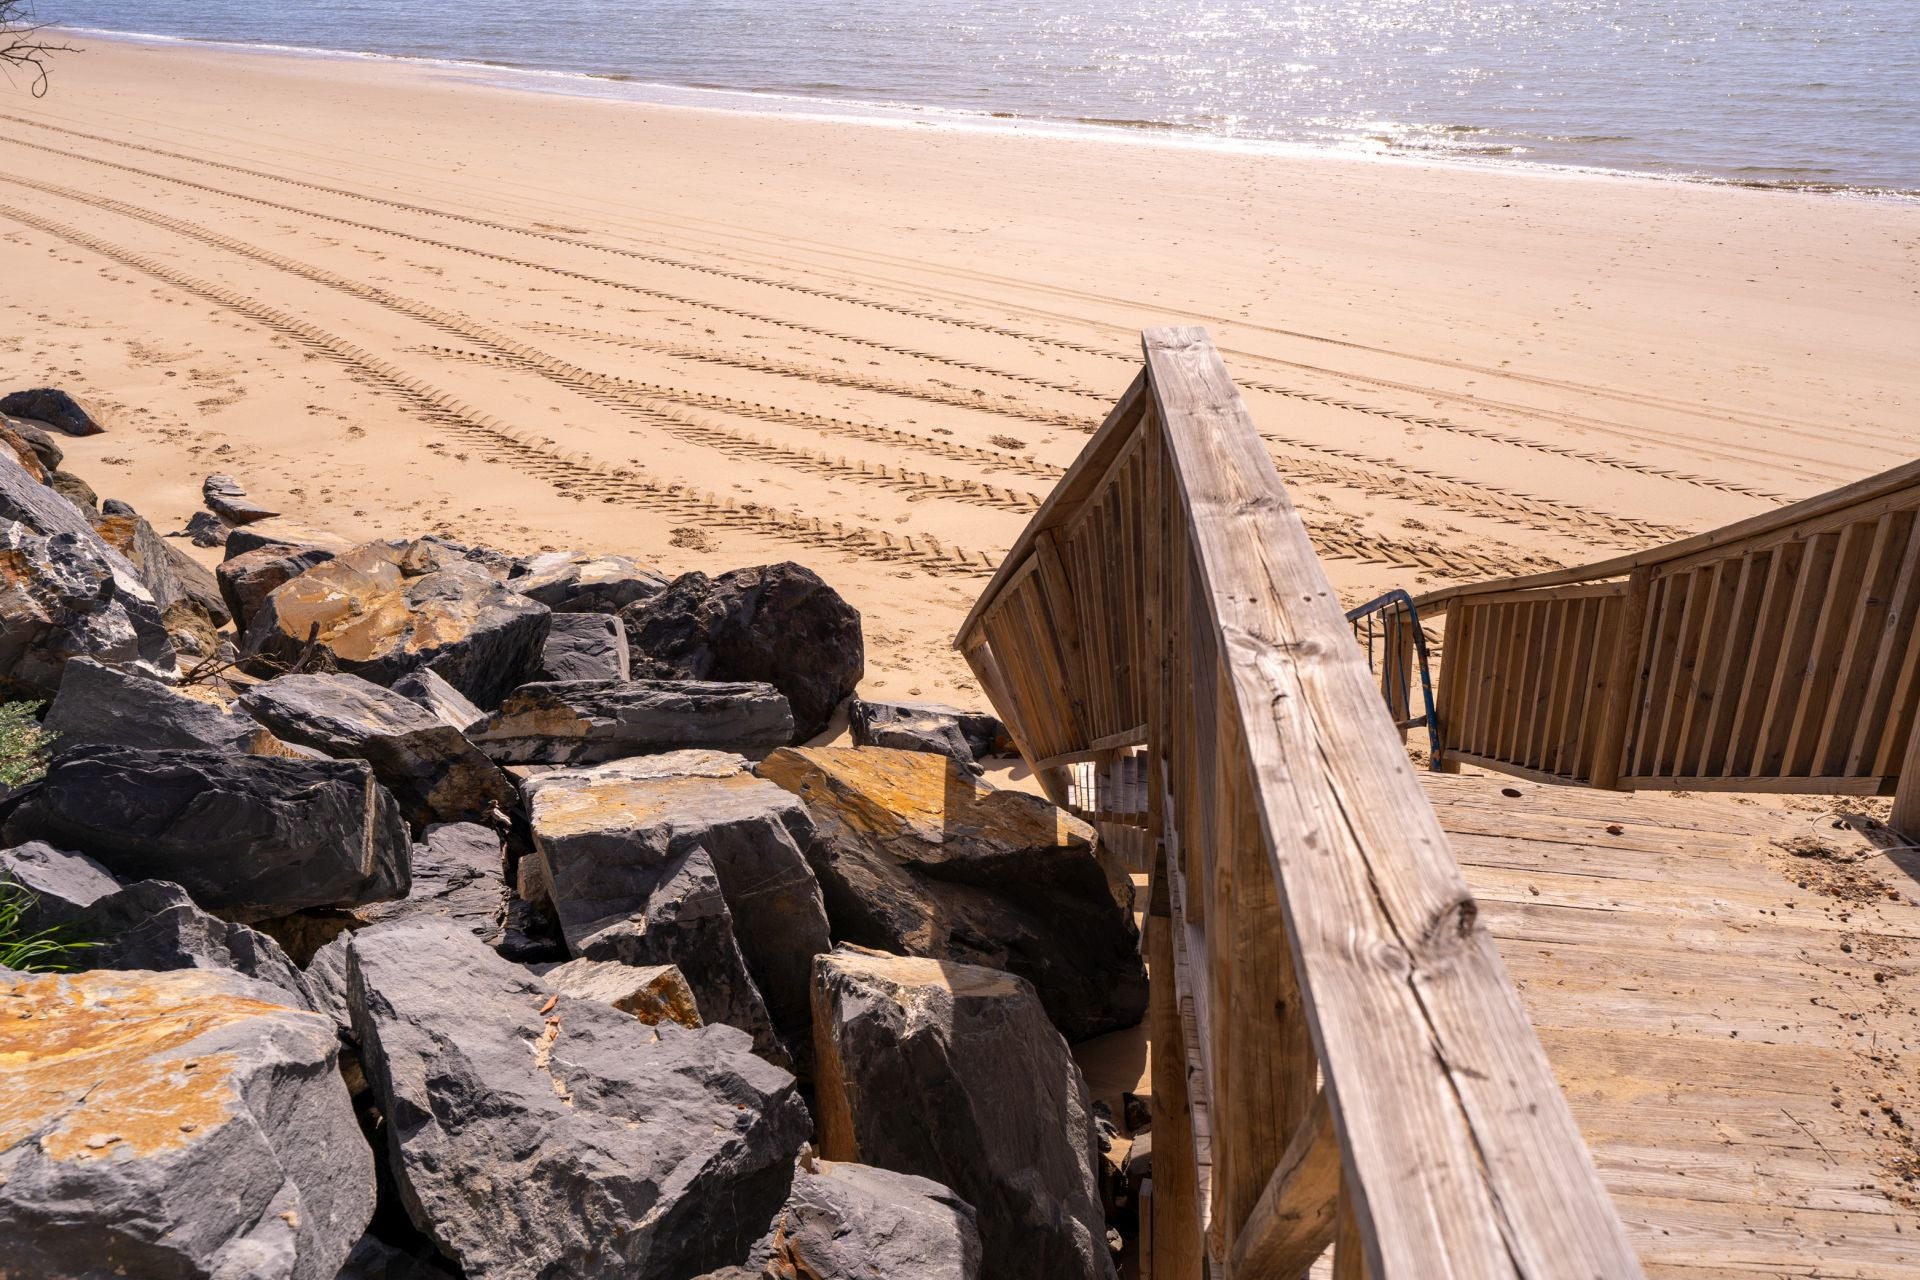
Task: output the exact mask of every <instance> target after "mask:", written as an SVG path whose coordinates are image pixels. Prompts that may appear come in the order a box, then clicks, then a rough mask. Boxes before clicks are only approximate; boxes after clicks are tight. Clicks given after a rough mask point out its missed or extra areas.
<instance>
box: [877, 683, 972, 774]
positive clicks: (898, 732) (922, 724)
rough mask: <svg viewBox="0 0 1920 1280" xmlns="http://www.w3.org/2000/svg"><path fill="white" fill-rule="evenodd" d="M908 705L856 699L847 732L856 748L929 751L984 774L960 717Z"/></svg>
mask: <svg viewBox="0 0 1920 1280" xmlns="http://www.w3.org/2000/svg"><path fill="white" fill-rule="evenodd" d="M931 708H932V704H929V705H927V706H913V705H911V704H909V703H904V702H867V701H865V700H863V699H860V698H855V699H854V700H853V701H852V702H851V703H849V704H848V707H847V728H848V730H849V731H850V732H851V733H852V736H853V745H854V746H856V747H892V748H894V749H895V750H898V751H929V752H932V753H933V754H935V755H942V756H945V757H947V758H948V759H949V760H952V761H954V762H955V763H957V764H959V765H962V766H963V767H965V768H966V769H968V770H969V771H971V772H974V773H978V772H980V767H979V766H978V765H976V764H975V763H974V759H973V747H972V745H971V744H970V743H969V742H968V741H967V735H966V734H965V733H964V732H963V731H962V730H961V728H960V717H959V716H957V715H952V714H948V713H947V712H946V711H945V710H944V709H942V710H939V711H936V710H933V709H931Z"/></svg>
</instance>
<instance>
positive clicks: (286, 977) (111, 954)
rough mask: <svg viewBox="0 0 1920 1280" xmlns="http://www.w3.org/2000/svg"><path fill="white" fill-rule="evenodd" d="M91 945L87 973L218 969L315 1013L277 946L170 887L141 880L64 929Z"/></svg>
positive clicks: (81, 957)
mask: <svg viewBox="0 0 1920 1280" xmlns="http://www.w3.org/2000/svg"><path fill="white" fill-rule="evenodd" d="M63 927H64V929H65V932H66V934H67V936H68V937H69V938H71V939H73V940H75V941H80V942H86V943H90V944H92V945H90V946H88V947H87V949H86V950H85V951H82V952H80V953H79V954H78V955H76V956H75V957H74V962H75V964H76V965H78V966H81V967H84V968H88V969H146V970H152V971H155V972H164V971H167V970H172V969H213V970H224V971H227V972H231V973H238V974H241V975H243V976H245V977H249V978H253V979H256V980H257V981H260V982H265V983H268V984H270V985H272V986H275V987H279V988H280V989H281V990H282V991H284V992H286V993H287V998H288V1000H289V1001H291V1002H294V1003H297V1004H299V1005H300V1006H301V1007H302V1008H306V1009H318V1008H320V1007H321V1006H319V1005H318V1004H316V1003H315V1002H314V994H313V991H312V989H311V988H310V987H309V986H308V985H307V980H306V977H305V976H304V975H303V974H302V973H301V972H300V968H299V966H297V965H296V964H294V962H293V961H292V960H290V959H288V958H287V953H286V952H285V951H282V950H281V949H280V944H279V943H277V942H275V941H274V940H273V939H272V938H270V937H268V936H267V935H266V934H264V933H260V932H258V931H257V930H254V929H249V928H248V927H247V926H246V925H243V924H232V923H229V922H228V921H225V920H222V919H219V918H218V917H217V916H211V915H208V914H207V913H206V912H205V911H202V910H201V909H200V908H199V907H197V906H195V905H194V902H193V899H192V898H190V897H188V896H187V891H186V890H185V889H182V888H181V887H180V886H179V885H177V884H173V883H171V882H169V881H166V880H139V881H136V882H134V883H133V884H130V885H128V886H127V887H126V888H124V889H120V890H117V891H116V892H114V893H110V894H108V895H106V896H105V897H103V898H100V899H99V900H97V901H95V902H94V903H92V904H91V905H89V906H88V907H86V908H85V909H84V910H82V911H81V912H79V914H77V915H75V916H74V917H73V918H72V919H71V920H69V921H67V922H66V924H65V925H64V926H63Z"/></svg>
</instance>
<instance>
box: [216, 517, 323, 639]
mask: <svg viewBox="0 0 1920 1280" xmlns="http://www.w3.org/2000/svg"><path fill="white" fill-rule="evenodd" d="M228 549H229V551H231V549H232V540H231V539H229V540H228ZM334 554H335V553H334V552H333V551H332V550H330V549H328V548H326V547H318V546H312V545H307V544H300V545H294V544H289V543H284V542H277V543H269V544H267V545H266V546H264V547H258V548H256V549H254V550H252V551H248V552H245V553H243V554H240V555H231V554H230V555H228V557H227V558H226V559H225V560H223V561H221V563H220V567H219V568H218V569H215V570H214V574H213V576H214V582H215V585H216V586H217V587H218V589H219V592H220V598H221V600H222V601H224V602H225V604H226V606H227V610H228V612H229V613H231V614H232V616H233V625H234V626H236V627H238V628H239V629H240V630H242V631H245V630H246V629H247V624H248V623H249V622H251V621H253V615H254V614H256V613H258V612H259V611H260V605H261V604H262V602H264V601H265V600H266V598H267V597H268V596H270V595H272V594H273V593H274V591H275V590H276V589H277V588H279V587H280V586H282V585H283V584H285V583H287V582H291V581H292V580H293V579H295V578H297V577H299V576H300V575H301V574H303V573H305V572H306V571H307V570H309V569H311V568H313V567H314V566H315V565H317V564H325V563H326V562H327V561H329V560H331V559H333V557H334Z"/></svg>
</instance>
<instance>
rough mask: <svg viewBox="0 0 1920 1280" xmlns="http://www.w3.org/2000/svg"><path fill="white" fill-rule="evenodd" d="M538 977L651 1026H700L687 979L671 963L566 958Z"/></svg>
mask: <svg viewBox="0 0 1920 1280" xmlns="http://www.w3.org/2000/svg"><path fill="white" fill-rule="evenodd" d="M540 976H541V977H542V978H543V979H545V980H546V984H547V985H548V986H549V987H552V988H553V989H554V990H555V991H558V992H559V993H560V994H562V995H568V996H573V997H574V998H575V999H578V1000H598V1001H599V1002H600V1003H602V1004H607V1005H612V1006H613V1007H614V1008H616V1009H618V1010H620V1012H622V1013H630V1014H632V1015H633V1016H634V1017H636V1018H638V1019H640V1021H642V1022H644V1023H646V1024H647V1025H648V1026H650V1027H651V1026H657V1025H659V1024H660V1023H662V1022H677V1023H679V1024H680V1025H681V1026H683V1027H697V1026H700V1025H702V1024H701V1022H700V1010H699V1008H698V1006H696V1005H695V1004H694V1000H693V992H692V990H691V989H689V988H688V986H687V980H686V979H685V978H684V977H682V976H681V974H680V970H678V969H676V968H674V967H673V966H672V965H670V964H649V965H631V964H617V963H615V962H613V961H611V960H569V961H567V962H566V963H565V964H556V965H553V966H552V967H550V968H547V969H545V970H544V971H542V972H541V973H540Z"/></svg>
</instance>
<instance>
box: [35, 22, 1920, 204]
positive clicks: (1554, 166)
mask: <svg viewBox="0 0 1920 1280" xmlns="http://www.w3.org/2000/svg"><path fill="white" fill-rule="evenodd" d="M48 30H49V31H50V32H52V33H56V34H59V35H62V36H63V37H71V38H85V39H102V40H106V41H109V42H113V43H123V44H131V45H160V46H183V47H187V48H194V49H207V50H214V51H219V52H223V53H230V54H234V55H237V56H243V57H260V58H269V59H271V58H289V59H297V60H302V61H323V62H324V61H343V62H370V63H391V64H395V65H398V66H406V67H415V68H420V69H424V70H426V71H429V72H431V73H434V74H437V75H440V76H444V77H446V78H448V79H450V80H453V81H455V82H458V83H463V84H468V85H473V86H476V87H480V88H489V89H499V90H503V91H506V92H517V93H529V94H536V95H547V96H560V97H571V98H580V99H583V100H587V101H601V102H612V103H630V104H632V105H634V106H638V107H648V108H660V109H666V110H686V111H721V112H731V113H735V114H743V115H749V116H765V117H771V118H775V119H791V120H803V121H812V122H816V123H822V124H840V125H866V126H871V127H879V128H893V129H903V128H904V129H911V128H932V129H938V130H943V131H950V132H960V133H973V134H981V135H986V136H1002V137H1022V138H1042V139H1049V140H1056V141H1070V142H1071V141H1084V142H1098V143H1106V144H1109V145H1136V146H1150V147H1164V148H1177V149H1183V150H1196V151H1202V152H1213V153H1217V154H1221V155H1240V156H1254V157H1268V158H1281V159H1285V158H1296V159H1311V160H1329V159H1330V160H1346V161H1353V162H1364V163H1373V164H1390V165H1412V166H1418V167H1423V168H1425V167H1435V168H1441V169H1469V170H1483V171H1487V172H1492V173H1536V174H1549V175H1554V176H1559V177H1567V178H1587V179H1633V180H1639V181H1648V182H1657V183H1665V184H1680V185H1683V186H1703V187H1725V188H1731V189H1734V190H1743V191H1760V192H1769V193H1774V194H1781V195H1813V196H1839V197H1846V198H1851V199H1861V200H1874V201H1898V202H1920V188H1906V187H1886V186H1869V185H1861V184H1856V183H1843V182H1822V181H1801V180H1795V179H1741V178H1734V177H1727V176H1722V175H1718V174H1712V173H1702V172H1652V171H1648V170H1643V169H1621V168H1614V167H1610V166H1605V165H1583V164H1567V163H1560V162H1556V161H1550V160H1528V159H1523V158H1520V157H1515V156H1489V155H1473V154H1463V153H1453V154H1449V153H1447V152H1446V151H1445V150H1444V149H1441V148H1434V149H1425V150H1420V151H1408V150H1405V149H1394V148H1391V147H1387V146H1378V147H1368V146H1361V145H1357V144H1332V143H1325V144H1322V143H1312V142H1304V141H1298V140H1293V139H1283V138H1260V137H1238V136H1232V135H1227V134H1218V133H1209V132H1207V131H1205V130H1202V129H1198V128H1194V127H1191V126H1183V125H1178V124H1172V123H1163V122H1158V121H1149V120H1140V121H1118V120H1091V119H1084V118H1083V119H1065V118H1057V117H1047V116H1037V115H1020V114H1017V113H1014V112H1003V111H985V110H971V109H968V108H963V107H951V106H942V105H938V104H932V103H912V102H886V101H871V100H864V99H855V98H835V97H828V96H824V95H819V96H816V95H810V94H805V93H796V92H793V91H790V90H781V89H753V88H739V87H732V86H725V85H714V84H697V83H688V84H678V83H673V82H669V81H654V80H643V79H636V78H634V77H631V76H627V75H621V74H614V73H603V72H592V71H576V70H561V69H557V68H549V67H530V66H519V65H514V64H510V63H504V62H498V61H494V60H490V59H473V58H455V57H443V56H439V55H435V54H410V53H388V52H383V51H380V50H370V49H337V48H330V47H322V46H314V45H291V44H280V43H275V42H268V41H244V40H218V39H212V38H206V37H199V36H176V35H167V34H164V33H161V32H150V31H120V30H113V29H108V28H96V27H74V26H65V25H60V24H55V25H54V26H52V27H50V28H49V29H48ZM53 69H54V71H55V73H56V74H57V73H58V69H59V67H58V64H57V63H56V64H55V65H54V68H53ZM1424 127H1426V128H1430V129H1435V130H1438V131H1440V132H1442V133H1446V132H1450V131H1452V130H1455V129H1467V130H1472V129H1473V127H1472V126H1444V127H1443V126H1424Z"/></svg>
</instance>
